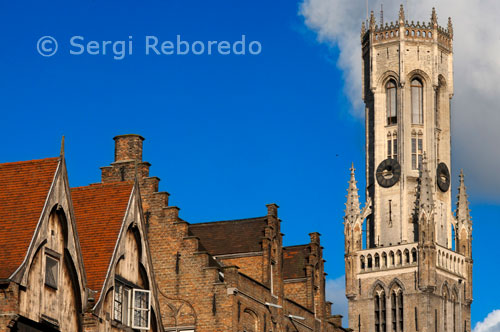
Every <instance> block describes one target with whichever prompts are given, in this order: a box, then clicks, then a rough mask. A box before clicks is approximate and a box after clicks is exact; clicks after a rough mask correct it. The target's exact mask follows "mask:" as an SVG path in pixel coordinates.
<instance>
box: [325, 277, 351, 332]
mask: <svg viewBox="0 0 500 332" xmlns="http://www.w3.org/2000/svg"><path fill="white" fill-rule="evenodd" d="M325 293H326V300H327V301H330V302H332V303H333V305H332V314H333V315H342V316H344V317H343V320H342V325H343V326H347V298H346V297H345V276H340V277H338V278H336V279H326V285H325Z"/></svg>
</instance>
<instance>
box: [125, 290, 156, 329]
mask: <svg viewBox="0 0 500 332" xmlns="http://www.w3.org/2000/svg"><path fill="white" fill-rule="evenodd" d="M137 293H143V294H147V298H148V300H147V305H146V308H142V307H138V306H136V303H135V295H136V294H137ZM130 310H131V315H130V320H131V323H132V324H131V326H132V328H133V329H138V330H149V329H150V325H151V291H149V290H145V289H137V288H134V289H132V305H131V308H130ZM136 311H137V312H144V311H145V312H146V313H147V320H146V326H137V325H135V323H136V322H135V313H136Z"/></svg>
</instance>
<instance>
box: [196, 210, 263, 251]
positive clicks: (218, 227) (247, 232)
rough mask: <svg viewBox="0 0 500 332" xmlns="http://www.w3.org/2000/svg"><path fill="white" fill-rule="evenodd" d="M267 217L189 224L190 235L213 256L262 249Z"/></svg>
mask: <svg viewBox="0 0 500 332" xmlns="http://www.w3.org/2000/svg"><path fill="white" fill-rule="evenodd" d="M266 225H267V217H259V218H251V219H239V220H227V221H217V222H208V223H202V224H191V225H189V232H190V234H191V235H194V236H197V237H198V238H199V239H200V242H201V245H202V248H204V249H206V250H207V251H208V253H210V254H211V255H213V256H217V255H225V254H239V253H245V252H257V251H262V238H263V237H264V235H265V234H264V230H265V227H266Z"/></svg>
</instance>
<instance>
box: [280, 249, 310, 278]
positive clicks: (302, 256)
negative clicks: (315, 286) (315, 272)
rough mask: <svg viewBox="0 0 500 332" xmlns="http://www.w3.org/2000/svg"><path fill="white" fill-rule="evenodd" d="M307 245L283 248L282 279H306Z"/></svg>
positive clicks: (308, 250)
mask: <svg viewBox="0 0 500 332" xmlns="http://www.w3.org/2000/svg"><path fill="white" fill-rule="evenodd" d="M309 252H310V249H309V245H308V244H303V245H298V246H290V247H283V279H285V280H286V279H298V278H305V277H306V264H307V257H308V256H309Z"/></svg>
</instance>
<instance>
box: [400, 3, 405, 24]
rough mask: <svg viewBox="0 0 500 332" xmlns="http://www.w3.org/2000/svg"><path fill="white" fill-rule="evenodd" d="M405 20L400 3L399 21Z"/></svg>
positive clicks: (403, 10)
mask: <svg viewBox="0 0 500 332" xmlns="http://www.w3.org/2000/svg"><path fill="white" fill-rule="evenodd" d="M404 22H405V9H404V7H403V4H401V7H399V23H404Z"/></svg>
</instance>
